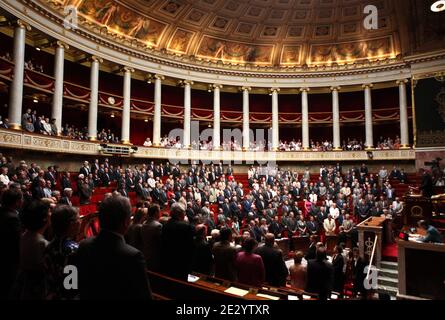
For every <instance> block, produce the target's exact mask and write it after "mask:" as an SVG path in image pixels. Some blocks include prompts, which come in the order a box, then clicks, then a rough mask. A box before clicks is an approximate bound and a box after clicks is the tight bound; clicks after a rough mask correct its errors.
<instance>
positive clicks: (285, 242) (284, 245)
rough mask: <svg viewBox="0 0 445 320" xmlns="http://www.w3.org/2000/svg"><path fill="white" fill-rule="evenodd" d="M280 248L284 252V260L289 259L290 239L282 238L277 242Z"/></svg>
mask: <svg viewBox="0 0 445 320" xmlns="http://www.w3.org/2000/svg"><path fill="white" fill-rule="evenodd" d="M275 242H276V243H277V245H278V247H279V248H280V249H281V251H283V258H284V259H287V256H288V254H289V238H281V239H277V240H275Z"/></svg>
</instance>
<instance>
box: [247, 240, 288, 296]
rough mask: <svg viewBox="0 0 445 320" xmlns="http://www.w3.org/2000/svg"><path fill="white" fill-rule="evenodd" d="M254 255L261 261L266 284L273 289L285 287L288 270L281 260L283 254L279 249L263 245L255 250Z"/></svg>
mask: <svg viewBox="0 0 445 320" xmlns="http://www.w3.org/2000/svg"><path fill="white" fill-rule="evenodd" d="M255 253H256V254H258V255H260V256H261V258H262V259H263V263H264V268H265V270H266V282H267V283H269V284H270V285H272V286H274V287H283V286H285V285H286V278H287V275H288V273H289V272H288V270H287V267H286V264H285V263H284V260H283V253H282V251H281V250H280V249H277V248H273V247H270V246H266V245H263V246H261V247H258V248H257V249H256V250H255Z"/></svg>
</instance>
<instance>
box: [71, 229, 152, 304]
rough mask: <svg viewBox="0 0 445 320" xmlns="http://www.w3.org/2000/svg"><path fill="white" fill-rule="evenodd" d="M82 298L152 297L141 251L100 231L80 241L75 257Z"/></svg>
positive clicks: (144, 298)
mask: <svg viewBox="0 0 445 320" xmlns="http://www.w3.org/2000/svg"><path fill="white" fill-rule="evenodd" d="M73 260H74V264H75V265H76V266H77V268H78V272H79V293H80V299H81V300H151V299H152V296H151V290H150V284H149V281H148V279H147V275H146V272H145V261H144V257H143V255H142V253H141V252H140V251H139V250H137V249H135V248H133V247H132V246H129V245H127V244H126V243H125V241H124V239H123V237H121V236H119V235H117V234H115V233H112V232H109V231H106V230H102V231H101V232H100V234H99V235H98V236H97V237H93V238H89V239H86V240H84V241H82V242H81V243H80V246H79V250H78V251H77V253H76V255H75V256H74V259H73Z"/></svg>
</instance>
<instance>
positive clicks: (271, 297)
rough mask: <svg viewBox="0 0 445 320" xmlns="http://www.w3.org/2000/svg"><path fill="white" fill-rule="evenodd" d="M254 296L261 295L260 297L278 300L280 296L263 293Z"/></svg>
mask: <svg viewBox="0 0 445 320" xmlns="http://www.w3.org/2000/svg"><path fill="white" fill-rule="evenodd" d="M256 296H257V297H261V298H266V299H269V300H280V297H275V296H271V295H268V294H264V293H258V294H257V295H256Z"/></svg>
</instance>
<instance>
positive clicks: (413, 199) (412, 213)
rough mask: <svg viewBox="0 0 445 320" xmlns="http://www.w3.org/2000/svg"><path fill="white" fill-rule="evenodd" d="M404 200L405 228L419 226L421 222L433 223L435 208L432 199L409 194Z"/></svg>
mask: <svg viewBox="0 0 445 320" xmlns="http://www.w3.org/2000/svg"><path fill="white" fill-rule="evenodd" d="M403 200H404V202H405V209H404V210H403V226H417V222H419V221H420V220H427V221H431V216H432V212H433V206H432V202H431V199H430V198H426V197H423V196H421V195H412V194H407V195H406V196H405V197H404V198H403Z"/></svg>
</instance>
